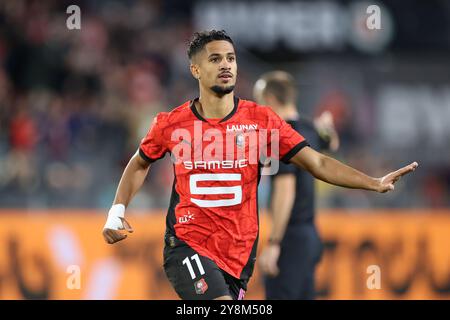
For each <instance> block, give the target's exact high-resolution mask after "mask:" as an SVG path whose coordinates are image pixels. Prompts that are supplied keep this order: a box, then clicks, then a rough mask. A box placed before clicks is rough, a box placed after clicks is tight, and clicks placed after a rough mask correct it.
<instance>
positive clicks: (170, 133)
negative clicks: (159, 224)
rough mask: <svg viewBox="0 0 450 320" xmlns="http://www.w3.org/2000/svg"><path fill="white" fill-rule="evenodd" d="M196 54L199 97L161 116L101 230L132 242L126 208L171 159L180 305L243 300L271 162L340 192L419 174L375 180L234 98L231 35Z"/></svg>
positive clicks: (195, 44)
mask: <svg viewBox="0 0 450 320" xmlns="http://www.w3.org/2000/svg"><path fill="white" fill-rule="evenodd" d="M188 56H189V59H190V62H191V63H190V70H191V73H192V75H193V77H194V78H195V79H197V80H198V84H199V97H198V98H195V99H193V100H190V101H187V102H185V103H183V104H182V105H180V106H179V107H177V108H175V109H173V110H172V111H171V112H168V113H167V112H161V113H159V114H158V115H157V116H156V117H155V119H154V121H153V124H152V126H151V128H150V129H149V131H148V133H147V135H146V136H145V137H144V138H143V139H142V141H141V143H140V146H139V149H138V151H137V152H136V153H135V155H134V156H133V157H132V158H131V160H130V161H129V163H128V165H127V167H126V168H125V170H124V172H123V175H122V178H121V180H120V182H119V186H118V188H117V192H116V196H115V199H114V202H113V205H112V207H111V209H110V210H109V212H108V218H107V220H106V223H105V226H104V229H103V236H104V238H105V240H106V241H107V242H108V243H110V244H112V243H115V242H117V241H120V240H123V239H125V238H126V234H122V231H123V230H126V231H128V232H132V228H131V226H130V224H129V223H128V222H127V221H126V220H125V218H124V214H125V209H126V207H127V206H128V204H129V203H130V201H131V199H132V198H133V196H134V195H135V193H136V192H137V191H138V189H139V188H140V186H141V185H142V183H143V181H144V179H145V177H146V176H147V173H148V171H149V168H150V166H151V163H152V162H154V161H156V160H158V159H160V158H162V157H163V156H164V155H165V154H166V153H170V155H171V160H172V161H173V164H174V171H175V178H174V184H173V189H172V197H171V200H170V205H169V209H168V213H167V219H166V233H165V244H166V245H165V248H164V270H165V272H166V275H167V277H168V279H169V281H170V283H171V284H172V286H173V287H174V289H175V291H176V292H177V294H178V295H179V297H180V298H182V299H224V300H225V299H226V300H230V299H242V298H243V297H244V294H245V291H246V289H247V282H248V280H249V278H250V277H251V275H252V272H253V267H254V264H255V254H256V248H257V242H258V208H257V186H258V182H259V177H260V171H261V168H262V165H261V163H260V160H263V158H265V157H272V158H275V159H281V160H282V161H284V162H290V163H293V164H294V165H296V166H299V167H302V168H304V169H305V170H307V171H309V172H310V173H311V174H312V175H313V176H315V177H317V178H319V179H322V180H324V181H327V182H329V183H332V184H335V185H340V186H344V187H348V188H360V189H367V190H373V191H378V192H387V191H390V190H393V189H394V183H395V182H396V181H397V180H398V179H399V178H400V177H401V176H403V175H405V174H406V173H409V172H411V171H413V170H414V169H415V168H416V167H417V163H412V164H410V165H408V166H406V167H404V168H401V169H400V170H397V171H395V172H392V173H389V174H388V175H386V176H384V177H383V178H372V177H369V176H367V175H365V174H363V173H361V172H359V171H357V170H355V169H353V168H350V167H348V166H346V165H344V164H342V163H340V162H339V161H337V160H334V159H332V158H329V157H327V156H325V155H322V154H320V153H318V152H316V151H314V149H312V148H310V147H308V143H307V142H306V140H305V139H304V138H303V136H302V135H300V134H299V133H298V132H297V131H295V130H294V129H293V128H292V127H291V126H290V125H289V124H287V123H286V122H285V121H284V120H282V119H281V118H280V117H279V116H278V115H276V114H275V112H273V111H272V109H271V108H269V107H264V106H260V105H258V104H256V103H254V102H252V101H247V100H243V99H239V98H237V97H235V96H234V92H233V90H234V86H235V83H236V77H237V63H236V53H235V50H234V45H233V41H232V40H231V38H230V37H229V36H228V35H227V34H226V33H225V32H224V31H215V30H213V31H207V32H201V33H195V34H194V37H193V39H192V41H191V42H190V44H189V47H188ZM269 133H270V134H269ZM255 136H256V138H257V143H256V144H255V141H254V140H255V139H254V137H255ZM247 140H249V142H248V143H247ZM255 150H256V151H255ZM255 154H256V156H257V159H255Z"/></svg>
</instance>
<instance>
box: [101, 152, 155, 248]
mask: <svg viewBox="0 0 450 320" xmlns="http://www.w3.org/2000/svg"><path fill="white" fill-rule="evenodd" d="M149 168H150V163H149V162H147V161H145V160H144V159H142V157H141V156H140V155H139V152H136V153H135V154H134V156H133V157H132V158H131V159H130V161H129V162H128V165H127V166H126V168H125V170H124V172H123V174H122V178H121V179H120V182H119V186H118V188H117V192H116V197H115V198H114V202H113V206H112V207H111V209H110V210H109V212H108V219H107V220H106V223H105V226H104V228H103V237H104V239H105V241H106V242H107V243H109V244H113V243H115V242H118V241H120V240H123V239H125V238H126V237H127V235H126V234H122V233H121V232H120V230H126V231H128V232H133V229H132V228H131V225H130V224H129V223H128V221H126V220H125V218H124V216H125V208H126V207H127V206H128V204H129V203H130V201H131V199H132V198H133V196H134V195H135V194H136V192H137V191H138V190H139V188H140V187H141V186H142V183H143V182H144V179H145V177H146V176H147V174H148V171H149Z"/></svg>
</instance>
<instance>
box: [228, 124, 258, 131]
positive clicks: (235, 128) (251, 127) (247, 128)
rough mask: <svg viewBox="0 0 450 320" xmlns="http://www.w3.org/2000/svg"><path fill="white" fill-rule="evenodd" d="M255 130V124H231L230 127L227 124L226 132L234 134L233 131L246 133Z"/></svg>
mask: <svg viewBox="0 0 450 320" xmlns="http://www.w3.org/2000/svg"><path fill="white" fill-rule="evenodd" d="M256 129H258V125H257V124H232V125H229V124H227V132H234V131H241V132H246V131H254V130H256Z"/></svg>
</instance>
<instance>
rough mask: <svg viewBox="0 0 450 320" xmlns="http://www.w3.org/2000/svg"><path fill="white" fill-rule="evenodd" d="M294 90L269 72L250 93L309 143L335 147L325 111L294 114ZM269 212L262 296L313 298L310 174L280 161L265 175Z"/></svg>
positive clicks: (316, 244)
mask: <svg viewBox="0 0 450 320" xmlns="http://www.w3.org/2000/svg"><path fill="white" fill-rule="evenodd" d="M296 91H297V90H296V84H295V80H294V78H293V77H292V76H291V75H290V74H289V73H287V72H284V71H273V72H269V73H266V74H264V75H262V76H261V77H260V78H259V79H258V81H257V82H256V83H255V86H254V98H255V100H256V101H257V102H258V103H260V104H264V105H268V106H271V107H272V109H273V110H274V111H275V112H276V113H277V114H278V115H279V116H280V117H281V118H282V119H284V120H285V121H286V122H287V123H289V124H290V125H291V126H292V127H293V128H294V129H295V130H297V131H298V132H301V134H302V135H303V136H304V137H305V139H306V140H307V141H308V143H309V144H310V146H311V148H314V149H315V150H319V151H320V150H332V151H336V150H337V149H338V147H339V137H338V134H337V132H336V130H335V127H334V124H333V118H332V115H331V113H329V112H324V113H322V114H321V115H320V116H319V117H318V118H316V119H315V120H314V121H312V120H310V119H307V118H306V117H305V116H303V115H302V116H300V114H299V112H298V109H297V107H296V98H297V92H296ZM269 215H270V217H271V219H272V228H271V232H270V236H269V242H268V244H267V246H266V247H265V248H264V250H263V251H262V253H261V255H260V256H259V265H260V267H261V270H262V272H263V273H264V275H265V279H264V280H265V281H264V283H265V290H266V299H269V300H272V299H277V300H278V299H283V300H300V299H301V300H303V299H314V297H315V285H314V284H315V282H314V276H315V268H316V265H317V263H318V262H319V260H320V257H321V254H322V243H321V240H320V237H319V234H318V232H317V229H316V226H315V217H314V216H315V192H314V178H313V177H312V176H311V175H310V174H309V173H308V172H307V171H306V170H303V169H301V168H298V167H295V166H292V165H289V164H284V163H280V166H279V170H278V172H277V173H276V174H275V175H272V176H271V197H270V206H269Z"/></svg>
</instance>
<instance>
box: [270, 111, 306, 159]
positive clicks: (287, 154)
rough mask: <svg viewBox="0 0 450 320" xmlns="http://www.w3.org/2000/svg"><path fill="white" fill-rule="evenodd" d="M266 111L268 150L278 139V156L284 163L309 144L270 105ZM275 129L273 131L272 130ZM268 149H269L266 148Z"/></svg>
mask: <svg viewBox="0 0 450 320" xmlns="http://www.w3.org/2000/svg"><path fill="white" fill-rule="evenodd" d="M267 109H269V110H268V111H267V112H268V121H269V122H268V126H267V127H268V128H270V129H271V133H270V134H269V145H270V150H271V149H272V148H273V146H274V145H275V144H277V141H276V140H278V148H279V150H278V158H279V159H280V160H281V161H283V162H284V163H289V160H290V159H291V158H292V157H293V156H294V155H296V154H297V152H299V151H300V150H301V149H303V148H304V147H306V146H309V144H308V142H307V141H306V140H305V138H304V137H303V136H302V135H301V134H300V133H298V132H297V131H296V130H295V129H294V128H292V126H291V125H290V124H289V123H287V122H286V121H284V120H283V119H282V118H280V116H278V115H277V114H276V113H275V112H274V111H272V109H271V108H270V107H267ZM273 130H275V133H274V132H273ZM268 151H269V150H268Z"/></svg>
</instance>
